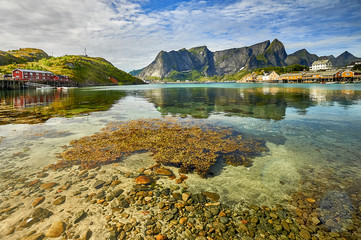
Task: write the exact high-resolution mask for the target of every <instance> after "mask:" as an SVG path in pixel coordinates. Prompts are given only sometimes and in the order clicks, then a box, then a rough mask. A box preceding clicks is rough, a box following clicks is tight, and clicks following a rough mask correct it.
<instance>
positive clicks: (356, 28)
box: [0, 0, 361, 70]
mask: <svg viewBox="0 0 361 240" xmlns="http://www.w3.org/2000/svg"><path fill="white" fill-rule="evenodd" d="M144 2H149V1H148V0H138V1H135V0H86V1H74V0H58V1H52V0H22V1H14V0H0V6H1V7H0V34H1V37H0V49H1V50H10V49H16V48H21V47H37V48H41V49H44V50H45V51H46V52H48V53H49V54H51V53H52V52H53V53H54V55H64V54H81V53H83V49H84V48H87V53H88V54H89V55H91V56H101V57H105V58H106V59H108V60H109V61H111V62H112V63H113V64H114V65H116V66H117V67H119V68H121V69H123V70H132V69H136V68H141V67H144V66H146V65H148V64H149V63H150V62H151V61H153V59H154V58H155V56H156V54H157V53H158V52H159V51H160V50H166V51H169V50H173V49H175V50H178V49H181V48H183V47H185V48H191V47H195V46H200V45H207V46H208V47H209V48H210V49H211V50H212V51H215V50H221V49H226V48H233V47H242V46H246V45H252V44H255V43H257V42H261V41H265V40H268V39H269V40H272V39H273V38H278V39H280V40H281V41H282V42H284V43H285V46H286V48H287V51H288V52H289V53H291V52H293V51H296V50H298V49H299V48H304V47H306V48H309V49H308V50H309V51H310V52H312V53H316V54H319V53H322V54H325V53H324V52H326V50H327V49H328V50H329V52H328V53H327V54H335V53H337V52H339V51H341V50H342V49H344V48H345V47H350V49H347V50H349V51H350V52H351V53H353V54H355V55H357V56H361V52H360V51H361V50H360V49H361V48H360V44H359V42H360V38H359V37H358V36H360V32H361V29H360V26H361V22H360V21H361V16H360V13H357V12H352V13H351V14H349V13H347V12H346V10H347V8H345V10H344V9H343V8H341V6H343V5H344V4H345V3H343V2H340V1H332V2H330V1H326V0H322V1H310V0H299V1H293V0H287V1H276V0H266V1H259V0H257V1H251V0H245V1H235V2H233V3H227V1H223V2H222V1H220V2H219V3H214V4H213V5H210V4H209V2H207V1H189V2H181V3H179V4H178V6H176V7H175V8H174V7H173V8H165V9H158V10H153V11H149V10H147V12H146V11H144V10H143V9H142V4H143V3H144ZM349 2H350V3H349V4H348V5H350V6H352V8H353V9H357V7H360V4H359V3H357V1H349ZM150 3H151V1H150ZM336 9H337V11H336ZM330 12H332V14H330ZM345 50H346V49H345Z"/></svg>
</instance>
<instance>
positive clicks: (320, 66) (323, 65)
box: [310, 59, 332, 71]
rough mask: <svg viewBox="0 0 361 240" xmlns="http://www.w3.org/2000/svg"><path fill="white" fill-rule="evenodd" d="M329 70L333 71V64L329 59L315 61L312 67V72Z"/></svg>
mask: <svg viewBox="0 0 361 240" xmlns="http://www.w3.org/2000/svg"><path fill="white" fill-rule="evenodd" d="M327 69H332V63H331V61H330V60H329V59H325V60H318V61H314V62H313V63H312V66H311V67H310V70H311V71H318V70H327Z"/></svg>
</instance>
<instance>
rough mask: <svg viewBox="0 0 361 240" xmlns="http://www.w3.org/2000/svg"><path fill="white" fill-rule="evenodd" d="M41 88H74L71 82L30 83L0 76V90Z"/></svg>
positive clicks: (74, 84)
mask: <svg viewBox="0 0 361 240" xmlns="http://www.w3.org/2000/svg"><path fill="white" fill-rule="evenodd" d="M43 86H51V87H75V86H76V83H75V82H73V81H56V80H54V81H30V80H24V79H14V78H12V77H3V76H0V90H5V89H6V90H12V89H21V88H36V87H43Z"/></svg>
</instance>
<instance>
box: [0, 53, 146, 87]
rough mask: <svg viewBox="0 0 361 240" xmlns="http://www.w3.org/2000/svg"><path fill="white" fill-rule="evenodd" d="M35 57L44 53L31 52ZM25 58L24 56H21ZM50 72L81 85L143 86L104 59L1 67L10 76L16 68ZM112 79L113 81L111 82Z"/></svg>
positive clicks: (53, 60)
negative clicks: (65, 76)
mask: <svg viewBox="0 0 361 240" xmlns="http://www.w3.org/2000/svg"><path fill="white" fill-rule="evenodd" d="M24 52H25V53H26V51H17V52H14V53H13V54H14V55H12V56H20V55H21V54H23V53H24ZM31 54H33V55H37V56H38V55H41V54H42V52H41V50H39V51H38V52H37V51H35V52H31ZM21 56H23V55H21ZM18 67H19V68H25V69H33V70H43V71H50V72H53V73H54V74H56V75H58V74H59V75H67V76H69V78H70V79H71V80H73V81H75V82H77V83H78V84H79V85H108V84H114V79H115V80H116V81H115V82H118V83H119V84H121V85H122V84H141V83H143V81H141V80H140V79H138V78H136V77H134V76H131V75H130V74H128V73H126V72H124V71H122V70H119V69H118V68H116V67H114V66H113V65H112V64H111V63H110V62H108V61H107V60H105V59H103V58H94V57H87V56H78V55H66V56H62V57H51V58H46V57H44V58H42V59H40V60H37V61H31V62H29V61H28V62H27V61H23V62H22V63H13V64H8V65H5V66H0V72H1V73H4V74H10V73H11V72H12V70H14V69H15V68H18ZM111 78H112V79H113V81H111Z"/></svg>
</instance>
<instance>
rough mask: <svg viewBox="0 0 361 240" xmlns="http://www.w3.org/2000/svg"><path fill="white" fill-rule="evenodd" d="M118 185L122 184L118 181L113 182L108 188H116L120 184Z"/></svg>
mask: <svg viewBox="0 0 361 240" xmlns="http://www.w3.org/2000/svg"><path fill="white" fill-rule="evenodd" d="M120 183H122V182H121V181H120V180H118V179H117V180H114V181H113V182H112V183H111V184H110V186H111V187H114V186H117V185H118V184H120Z"/></svg>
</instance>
